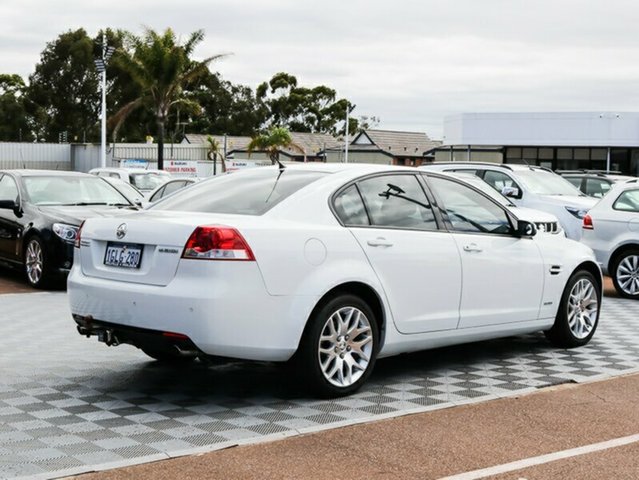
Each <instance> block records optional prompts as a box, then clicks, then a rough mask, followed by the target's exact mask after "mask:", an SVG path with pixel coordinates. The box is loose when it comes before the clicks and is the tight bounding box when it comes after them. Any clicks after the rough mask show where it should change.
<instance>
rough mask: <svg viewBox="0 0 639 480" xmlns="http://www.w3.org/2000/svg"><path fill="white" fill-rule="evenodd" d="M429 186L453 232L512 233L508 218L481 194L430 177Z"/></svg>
mask: <svg viewBox="0 0 639 480" xmlns="http://www.w3.org/2000/svg"><path fill="white" fill-rule="evenodd" d="M428 182H429V184H430V185H431V187H432V189H433V190H434V192H435V194H436V195H437V197H438V198H439V199H440V200H441V202H442V203H443V205H442V206H443V209H444V210H445V211H446V213H447V215H448V219H449V221H450V223H451V225H452V228H453V230H457V231H460V232H476V233H494V234H510V233H511V232H512V226H511V224H510V219H509V218H508V214H507V213H506V212H505V211H504V210H503V209H502V208H501V207H500V206H499V205H497V204H496V203H494V202H492V201H491V200H489V199H488V198H486V197H485V196H483V195H482V194H481V193H479V192H476V191H475V190H473V189H472V188H470V187H467V186H465V185H462V184H461V183H458V182H455V181H453V180H448V179H445V178H439V177H428Z"/></svg>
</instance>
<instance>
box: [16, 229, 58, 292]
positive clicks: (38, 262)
mask: <svg viewBox="0 0 639 480" xmlns="http://www.w3.org/2000/svg"><path fill="white" fill-rule="evenodd" d="M22 260H23V265H24V275H25V278H26V280H27V283H28V284H29V285H31V286H32V287H34V288H47V287H48V286H49V285H50V284H51V273H50V271H49V270H50V268H49V262H48V258H47V253H46V250H45V248H44V242H43V241H42V240H41V239H40V237H37V236H33V237H30V238H29V239H28V240H27V244H26V246H25V248H24V255H23V259H22Z"/></svg>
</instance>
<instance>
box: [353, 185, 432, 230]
mask: <svg viewBox="0 0 639 480" xmlns="http://www.w3.org/2000/svg"><path fill="white" fill-rule="evenodd" d="M357 185H358V186H359V189H360V192H361V193H362V197H363V198H364V202H365V204H366V208H367V210H368V214H369V216H370V219H371V223H372V224H373V225H377V226H380V227H403V228H419V229H426V230H436V229H437V223H436V222H435V217H434V215H433V209H432V208H431V206H430V204H429V202H428V199H427V198H426V194H425V193H424V190H423V189H422V187H421V185H420V183H419V181H418V180H417V178H416V177H415V176H414V175H384V176H380V177H373V178H368V179H366V180H362V181H361V182H359V183H358V184H357Z"/></svg>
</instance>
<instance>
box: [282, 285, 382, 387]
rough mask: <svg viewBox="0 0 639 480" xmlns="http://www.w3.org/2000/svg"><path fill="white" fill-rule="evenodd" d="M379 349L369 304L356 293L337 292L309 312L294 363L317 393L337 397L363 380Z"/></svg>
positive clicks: (376, 329)
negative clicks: (336, 294) (340, 293)
mask: <svg viewBox="0 0 639 480" xmlns="http://www.w3.org/2000/svg"><path fill="white" fill-rule="evenodd" d="M378 349H379V328H378V321H377V318H376V317H375V314H374V313H373V311H372V310H371V308H370V307H369V306H368V304H367V303H366V302H364V301H363V300H362V299H361V298H359V297H357V296H354V295H345V294H344V295H338V296H335V297H333V298H331V299H330V300H328V301H326V302H324V303H323V304H321V305H319V306H318V307H317V308H316V309H315V311H314V312H313V314H312V315H311V318H310V320H309V323H308V325H307V327H306V330H305V332H304V335H303V337H302V341H301V343H300V348H299V349H298V352H297V353H296V356H295V366H296V367H297V371H298V375H299V376H300V377H301V378H302V379H303V380H304V381H305V383H306V384H307V386H308V387H309V388H310V389H311V390H313V391H314V392H315V393H316V394H317V395H319V396H322V397H340V396H344V395H349V394H351V393H353V392H355V391H356V390H358V389H359V388H360V387H361V386H362V385H363V384H364V383H365V382H366V380H367V379H368V377H369V376H370V374H371V372H372V370H373V367H374V365H375V360H376V358H377V352H378Z"/></svg>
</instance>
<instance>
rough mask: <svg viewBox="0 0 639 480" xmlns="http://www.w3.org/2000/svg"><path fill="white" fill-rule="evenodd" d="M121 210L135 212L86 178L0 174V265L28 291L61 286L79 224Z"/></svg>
mask: <svg viewBox="0 0 639 480" xmlns="http://www.w3.org/2000/svg"><path fill="white" fill-rule="evenodd" d="M121 208H136V207H135V206H134V205H133V204H132V203H131V202H129V201H128V200H127V199H126V198H125V197H124V196H123V195H121V194H120V193H119V192H118V191H117V190H116V189H115V188H113V187H112V186H111V185H109V184H108V183H106V182H104V181H102V180H101V179H99V178H96V177H93V176H91V175H87V174H84V173H76V172H54V171H48V170H4V171H0V261H1V262H3V263H5V264H8V265H10V266H14V267H20V268H23V269H24V272H25V275H26V279H27V282H29V284H30V285H31V286H33V287H37V288H45V287H47V286H50V285H52V284H53V283H55V282H58V283H62V282H63V280H64V277H65V275H66V274H68V272H69V270H70V268H71V265H72V263H73V242H74V241H75V236H76V233H77V231H78V228H79V226H80V223H81V222H82V220H84V219H86V218H87V217H90V216H103V215H108V214H110V213H113V212H114V211H115V210H117V209H121Z"/></svg>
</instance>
